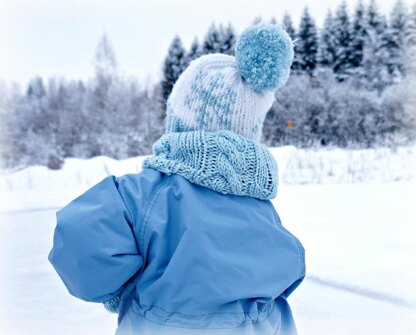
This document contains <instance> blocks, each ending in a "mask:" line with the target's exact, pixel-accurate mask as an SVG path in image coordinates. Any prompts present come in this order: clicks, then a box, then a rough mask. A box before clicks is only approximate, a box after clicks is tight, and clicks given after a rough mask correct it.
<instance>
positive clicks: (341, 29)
mask: <svg viewBox="0 0 416 335" xmlns="http://www.w3.org/2000/svg"><path fill="white" fill-rule="evenodd" d="M332 29H333V38H334V47H335V59H334V66H333V69H334V72H335V73H336V76H337V78H338V80H341V81H342V80H345V79H347V78H348V77H349V76H350V74H351V67H352V64H351V63H352V62H351V58H352V55H351V42H352V39H351V23H350V18H349V15H348V10H347V4H346V3H345V1H343V2H342V3H341V4H340V5H339V6H338V8H337V10H336V13H335V16H334V19H333V23H332Z"/></svg>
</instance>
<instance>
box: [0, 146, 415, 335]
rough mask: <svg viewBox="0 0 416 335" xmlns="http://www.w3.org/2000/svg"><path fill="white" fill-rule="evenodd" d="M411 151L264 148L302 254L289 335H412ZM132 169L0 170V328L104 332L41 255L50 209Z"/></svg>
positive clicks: (128, 163)
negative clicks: (275, 167)
mask: <svg viewBox="0 0 416 335" xmlns="http://www.w3.org/2000/svg"><path fill="white" fill-rule="evenodd" d="M414 152H415V150H414V148H406V149H400V150H398V151H397V152H394V153H391V152H387V153H386V152H384V153H380V152H379V153H377V152H372V153H371V154H370V153H367V154H365V153H364V154H363V153H362V152H361V153H360V152H353V153H352V152H347V153H345V152H344V153H343V152H342V151H334V152H330V153H328V152H327V153H326V157H325V153H323V152H307V151H299V150H296V149H294V148H291V147H287V148H278V149H273V153H274V154H275V156H276V158H277V160H278V162H279V165H280V178H281V180H283V182H282V183H281V185H280V189H279V194H278V197H277V198H276V199H275V201H274V205H275V206H276V208H277V210H278V212H279V214H280V216H281V219H282V222H283V224H284V225H285V226H286V228H288V229H289V230H290V231H291V232H292V233H294V234H295V235H296V236H297V237H298V238H299V239H300V240H301V242H302V243H303V245H304V246H305V249H306V262H307V263H306V265H307V278H306V279H305V281H304V283H303V284H302V285H301V286H300V287H299V288H298V289H297V290H296V291H295V292H294V293H293V295H292V296H291V297H290V302H291V306H292V309H293V313H294V316H295V320H296V323H297V326H298V330H299V334H306V335H308V334H416V287H415V284H414V283H415V282H416V262H414V261H413V258H414V255H415V254H416V243H414V238H415V233H416V228H415V226H414V224H415V218H416V216H415V214H414V204H415V201H414V199H416V180H415V178H414V175H413V173H414V169H413V168H414V158H413V156H414ZM357 157H358V158H357ZM359 157H361V160H360V158H359ZM365 159H367V160H368V161H365ZM363 160H364V161H363ZM386 162H389V164H387V163H386ZM400 162H401V164H400ZM353 163H354V164H353ZM349 164H350V165H349ZM357 164H358V165H357ZM140 165H141V158H134V159H129V160H125V161H120V162H117V161H114V160H111V159H108V158H104V157H98V158H94V159H91V160H86V161H83V160H77V159H69V160H67V162H66V164H65V167H64V168H63V169H62V170H60V171H49V170H47V169H45V168H43V167H32V168H30V169H25V170H22V171H18V172H14V173H5V172H4V173H3V175H2V176H0V187H1V188H0V190H1V194H0V195H1V205H0V265H1V269H2V271H0V334H7V335H9V334H13V335H14V334H19V335H20V334H62V335H64V334H80V335H82V334H113V333H114V331H115V328H116V317H115V316H114V315H112V314H110V313H108V312H106V311H105V310H104V308H103V307H102V306H101V305H100V304H91V303H85V302H82V301H79V300H77V299H75V298H73V297H71V296H70V295H69V294H68V293H67V291H66V289H65V287H64V286H63V284H62V283H61V281H60V280H59V278H58V276H57V274H56V273H55V272H54V270H53V268H52V266H51V265H50V264H49V262H48V260H47V255H48V253H49V250H50V248H51V242H52V234H53V229H54V226H55V211H56V210H57V209H58V208H59V207H60V206H62V205H64V204H65V203H66V202H67V201H69V200H70V199H72V198H73V197H74V196H76V195H78V194H79V193H80V192H82V191H84V190H85V189H86V188H87V187H89V186H92V184H94V183H95V182H97V181H99V180H100V179H101V178H103V177H104V176H105V175H108V174H109V173H111V174H115V175H121V174H124V173H128V172H131V173H134V172H137V171H139V169H140ZM357 166H358V167H360V168H356V169H357V172H352V171H354V170H352V168H353V167H357ZM366 166H367V168H366ZM383 167H384V168H383ZM363 170H366V173H364V172H363ZM317 171H320V173H318V172H317ZM308 174H312V175H315V178H318V179H319V182H320V184H308V183H306V181H307V180H308V179H307V177H306V176H307V175H308ZM359 174H361V177H359V178H358V177H357V176H358V175H359ZM296 178H297V179H296ZM357 178H358V179H357ZM318 179H317V180H318ZM346 181H349V183H346ZM299 183H301V184H303V185H296V184H299Z"/></svg>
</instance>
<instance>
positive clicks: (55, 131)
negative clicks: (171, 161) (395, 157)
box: [0, 0, 416, 169]
mask: <svg viewBox="0 0 416 335" xmlns="http://www.w3.org/2000/svg"><path fill="white" fill-rule="evenodd" d="M262 21H263V20H262V18H261V17H257V18H253V22H252V23H253V24H255V23H259V22H262ZM271 23H273V24H279V25H281V26H282V27H283V28H284V29H285V30H286V31H287V32H288V33H289V35H290V37H291V38H292V39H293V41H294V45H295V59H294V62H293V65H292V72H291V77H290V78H289V80H288V82H287V84H286V85H285V86H284V87H282V88H281V89H280V90H278V91H277V92H276V100H275V102H274V104H273V106H272V107H271V109H270V110H269V112H268V114H267V116H266V121H265V124H264V127H263V137H262V142H263V143H264V144H266V145H268V146H282V145H294V146H296V147H300V148H310V147H318V148H319V147H323V146H325V147H348V148H373V147H397V146H403V145H408V144H410V143H412V142H413V141H414V139H415V138H416V136H415V129H416V127H415V115H416V113H415V108H416V101H415V100H416V97H415V95H414V93H413V92H412V88H413V87H414V86H416V4H415V5H414V6H413V7H412V8H411V9H409V8H407V7H406V6H405V5H404V3H403V2H402V1H400V0H399V1H397V3H396V4H395V6H394V7H393V8H392V10H391V12H390V13H389V14H388V15H386V14H384V13H381V11H380V9H379V8H378V6H377V3H376V2H375V1H370V2H369V3H364V2H359V3H358V5H357V6H356V7H355V8H348V7H347V5H346V3H345V2H342V3H341V4H340V5H339V6H338V7H337V8H336V10H335V11H334V12H331V11H328V13H327V15H326V17H325V20H324V22H323V24H322V26H320V27H318V26H317V24H316V21H315V19H314V18H313V17H312V15H311V14H310V12H309V10H308V8H305V9H304V11H303V13H302V15H301V17H300V20H299V24H298V25H297V26H295V25H294V23H293V20H292V17H291V16H290V15H289V14H288V13H283V15H282V17H279V18H277V19H276V18H273V19H272V20H271ZM237 37H238V32H237V31H236V29H235V28H234V27H233V25H232V23H231V22H230V23H227V24H223V23H220V24H218V23H212V25H211V26H210V27H208V29H207V32H206V34H205V36H204V38H203V40H202V41H199V40H198V39H197V38H195V39H194V41H193V42H192V44H191V45H190V46H189V47H187V46H185V45H184V43H183V42H182V40H181V37H180V36H174V37H173V39H172V42H171V44H170V46H169V48H168V50H167V53H166V57H165V59H164V62H163V64H161V66H162V78H161V80H160V82H157V83H152V84H145V83H142V82H140V81H139V79H138V78H137V77H135V76H134V75H131V76H126V75H123V74H121V73H120V71H119V66H118V63H117V58H116V52H115V50H114V48H113V47H112V44H111V41H110V40H109V38H108V37H107V36H106V35H103V36H102V38H101V39H100V40H99V42H98V44H97V48H96V53H95V55H94V76H93V77H92V78H89V79H88V80H66V79H64V78H60V77H53V78H48V79H47V80H45V79H43V78H42V77H36V78H33V79H32V80H31V81H30V82H29V84H28V85H27V87H25V88H24V89H22V88H21V87H20V86H19V85H18V84H14V85H11V86H6V85H5V84H1V82H0V163H1V168H7V169H15V168H21V167H25V166H30V165H37V164H39V165H47V166H49V167H50V168H53V169H57V168H60V166H61V165H62V162H63V160H64V159H65V158H67V157H78V158H89V157H94V156H98V155H106V156H109V157H113V158H117V159H122V158H127V157H133V156H137V155H145V154H150V153H151V152H152V144H153V143H154V142H155V140H157V139H158V138H159V137H160V136H161V135H162V134H163V132H164V122H165V120H164V119H165V103H166V100H167V98H168V96H169V94H170V92H171V90H172V87H173V85H174V83H175V82H176V80H177V79H178V77H179V76H180V74H181V73H182V72H183V71H184V70H185V69H186V67H187V66H188V65H189V63H190V62H191V61H192V60H193V59H195V58H197V57H199V56H201V55H204V54H209V53H225V54H230V55H233V53H234V46H235V42H236V39H237ZM413 90H414V89H413Z"/></svg>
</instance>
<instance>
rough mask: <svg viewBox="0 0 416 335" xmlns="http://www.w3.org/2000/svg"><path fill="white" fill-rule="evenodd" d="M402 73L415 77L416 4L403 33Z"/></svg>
mask: <svg viewBox="0 0 416 335" xmlns="http://www.w3.org/2000/svg"><path fill="white" fill-rule="evenodd" d="M404 64H405V68H404V71H405V73H406V75H412V76H415V75H416V3H415V4H414V5H413V8H412V11H411V12H410V14H409V17H408V22H407V26H406V33H405V55H404Z"/></svg>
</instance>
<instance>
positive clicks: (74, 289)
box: [49, 176, 143, 302]
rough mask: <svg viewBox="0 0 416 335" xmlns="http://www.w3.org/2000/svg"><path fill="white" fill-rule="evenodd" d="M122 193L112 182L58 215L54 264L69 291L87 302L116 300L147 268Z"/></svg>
mask: <svg viewBox="0 0 416 335" xmlns="http://www.w3.org/2000/svg"><path fill="white" fill-rule="evenodd" d="M118 187H119V185H118V179H117V178H116V177H114V176H108V177H106V178H104V179H103V180H102V181H100V182H99V183H98V184H96V185H95V186H93V187H92V188H90V189H89V190H88V191H86V192H85V193H83V194H82V195H80V196H79V197H78V198H76V199H75V200H73V201H71V202H70V203H69V204H68V205H66V206H65V207H64V208H62V209H60V210H59V211H58V212H57V215H56V218H57V225H56V228H55V232H54V238H53V248H52V250H51V252H50V254H49V260H50V262H51V263H52V265H53V266H54V268H55V270H56V271H57V273H58V274H59V276H60V277H61V279H62V281H63V282H64V284H65V286H66V287H67V289H68V291H69V292H70V293H71V294H72V295H74V296H76V297H78V298H80V299H83V300H85V301H92V302H104V301H108V300H110V299H113V298H114V297H116V296H117V295H118V294H119V293H120V292H121V291H122V290H123V285H124V284H125V283H126V282H127V281H128V280H129V279H130V278H131V277H132V276H133V275H134V274H135V273H137V271H139V270H140V268H141V266H142V265H143V258H142V257H141V255H140V254H139V251H138V247H137V245H136V241H135V237H134V234H133V222H132V217H131V216H130V213H129V210H128V208H127V207H126V204H125V202H124V200H123V198H122V196H121V194H120V192H119V189H118Z"/></svg>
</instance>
